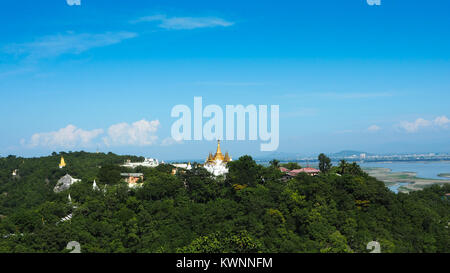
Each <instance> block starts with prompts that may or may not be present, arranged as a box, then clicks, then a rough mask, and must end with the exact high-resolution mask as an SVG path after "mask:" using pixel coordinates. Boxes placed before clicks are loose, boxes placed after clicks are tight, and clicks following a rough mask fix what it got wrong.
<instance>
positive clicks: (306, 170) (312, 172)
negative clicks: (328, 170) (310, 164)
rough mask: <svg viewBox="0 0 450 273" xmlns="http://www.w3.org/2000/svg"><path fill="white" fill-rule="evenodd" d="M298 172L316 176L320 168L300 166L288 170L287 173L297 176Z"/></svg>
mask: <svg viewBox="0 0 450 273" xmlns="http://www.w3.org/2000/svg"><path fill="white" fill-rule="evenodd" d="M299 173H306V174H309V175H311V176H316V175H318V174H319V173H320V170H318V169H314V168H301V169H296V170H292V171H289V172H288V175H290V176H297V175H298V174H299Z"/></svg>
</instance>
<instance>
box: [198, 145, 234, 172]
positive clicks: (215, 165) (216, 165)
mask: <svg viewBox="0 0 450 273" xmlns="http://www.w3.org/2000/svg"><path fill="white" fill-rule="evenodd" d="M231 161H232V159H231V157H230V155H229V154H228V152H226V153H225V155H223V154H222V151H221V150H220V140H218V141H217V150H216V153H215V154H214V156H213V155H212V153H209V155H208V157H207V158H206V162H205V164H204V165H203V167H204V168H205V169H206V170H207V171H208V172H210V173H212V174H213V175H215V176H218V175H224V174H227V173H228V168H227V164H228V163H229V162H231Z"/></svg>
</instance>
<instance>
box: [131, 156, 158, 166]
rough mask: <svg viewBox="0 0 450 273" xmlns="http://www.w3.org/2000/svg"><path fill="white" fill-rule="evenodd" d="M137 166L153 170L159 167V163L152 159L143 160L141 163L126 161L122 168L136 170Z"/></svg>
mask: <svg viewBox="0 0 450 273" xmlns="http://www.w3.org/2000/svg"><path fill="white" fill-rule="evenodd" d="M138 166H142V167H149V168H154V167H158V166H159V161H158V159H154V158H145V159H144V161H143V162H131V160H129V159H128V160H127V161H126V162H125V164H123V165H122V167H127V168H136V167H138Z"/></svg>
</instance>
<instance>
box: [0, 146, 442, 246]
mask: <svg viewBox="0 0 450 273" xmlns="http://www.w3.org/2000/svg"><path fill="white" fill-rule="evenodd" d="M61 156H64V159H65V161H66V163H67V166H66V167H65V168H63V169H59V168H58V163H59V160H60V157H61ZM126 159H131V160H132V161H139V160H143V158H139V157H133V156H118V155H115V154H112V153H109V154H102V153H99V154H94V153H86V152H69V153H59V154H57V153H53V154H52V155H51V156H48V157H41V158H19V157H14V156H8V157H3V158H0V252H69V250H67V249H66V246H67V243H68V242H70V241H77V242H79V243H80V245H81V251H82V252H83V253H89V252H131V253H140V252H145V253H148V252H151V253H155V252H158V253H160V252H181V253H182V252H189V253H191V252H215V253H217V252H239V253H247V252H282V253H286V252H321V253H332V252H355V253H367V252H369V250H367V249H366V246H367V243H368V242H370V241H377V242H379V243H380V244H381V251H382V252H419V253H422V252H450V233H449V232H450V231H449V228H448V223H449V222H450V202H449V201H448V200H446V199H445V198H444V195H445V193H448V192H450V185H446V186H443V187H440V186H431V187H428V188H426V189H424V190H422V191H417V192H412V193H409V194H403V193H399V194H394V193H393V192H391V191H389V190H388V189H387V188H386V186H385V185H384V183H382V182H380V181H378V180H376V179H375V178H373V177H370V176H368V175H367V174H366V173H364V172H363V171H362V170H361V169H360V168H359V166H358V165H357V164H348V163H346V162H341V164H340V165H339V166H335V167H333V166H331V164H329V161H327V158H326V157H325V158H323V156H322V159H321V166H320V168H321V170H322V173H321V174H320V175H318V176H314V177H312V176H308V175H306V174H300V175H298V176H297V177H295V178H292V179H283V173H282V172H280V171H279V169H278V165H279V162H278V161H276V160H274V161H272V162H271V165H270V166H268V167H264V166H261V165H258V164H256V163H255V161H254V160H253V159H252V158H251V157H250V156H243V157H241V158H239V159H238V160H235V161H233V162H231V163H229V169H230V172H229V174H228V175H227V176H226V177H217V178H215V177H212V176H211V175H210V174H209V173H208V172H207V171H206V170H205V169H203V168H201V167H196V164H194V168H193V169H192V170H190V171H179V172H178V173H177V174H176V175H172V174H171V170H172V166H170V165H160V166H158V167H156V168H143V167H138V168H136V169H135V170H134V171H136V172H142V173H144V181H143V186H142V187H141V188H136V189H130V188H128V186H127V185H126V183H125V182H123V181H121V178H120V172H122V171H130V170H124V168H123V167H120V166H119V164H120V163H123V162H124V161H125V160H126ZM291 165H293V164H291ZM287 167H289V165H288V166H287ZM294 167H295V166H294ZM15 169H17V170H18V172H17V175H16V176H13V175H12V171H13V170H15ZM65 174H70V175H71V176H72V177H74V178H78V179H81V181H80V182H78V183H75V184H73V185H72V186H71V187H70V188H69V189H68V190H66V191H63V192H61V193H55V192H53V188H54V187H55V185H56V183H57V181H58V179H59V178H61V177H62V176H64V175H65ZM94 179H95V180H96V182H97V184H98V186H99V190H93V187H92V183H93V180H94ZM69 193H70V196H71V199H72V202H69V200H68V195H69ZM69 214H72V218H71V219H70V220H68V221H61V219H62V218H63V217H66V216H67V215H69Z"/></svg>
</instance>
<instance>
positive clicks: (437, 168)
mask: <svg viewBox="0 0 450 273" xmlns="http://www.w3.org/2000/svg"><path fill="white" fill-rule="evenodd" d="M360 165H361V167H363V168H388V169H391V170H392V172H414V173H416V176H417V177H420V178H430V179H447V180H450V178H446V177H439V176H438V175H439V174H441V173H450V161H439V162H392V163H376V162H369V163H361V164H360Z"/></svg>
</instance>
